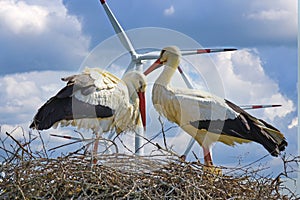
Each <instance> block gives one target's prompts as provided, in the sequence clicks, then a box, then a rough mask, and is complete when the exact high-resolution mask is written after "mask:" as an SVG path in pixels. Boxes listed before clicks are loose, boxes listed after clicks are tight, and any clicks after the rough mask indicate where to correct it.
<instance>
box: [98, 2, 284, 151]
mask: <svg viewBox="0 0 300 200" xmlns="http://www.w3.org/2000/svg"><path fill="white" fill-rule="evenodd" d="M100 3H101V5H102V6H103V8H104V10H105V12H106V14H107V16H108V19H109V21H110V23H111V24H112V26H113V29H114V31H115V33H116V34H117V36H118V38H119V39H120V42H121V44H122V45H123V46H124V48H125V49H126V50H127V51H128V52H129V53H130V55H131V62H130V64H129V66H128V68H127V69H126V71H125V73H126V72H127V71H129V70H138V71H142V70H143V61H146V60H153V59H158V58H159V56H160V51H150V52H147V53H143V54H140V53H137V51H136V50H135V48H134V46H133V44H132V42H131V40H130V38H129V37H128V36H127V34H126V32H125V31H124V29H123V28H122V26H121V25H120V23H119V22H118V20H117V19H116V17H115V16H114V14H113V12H112V11H111V9H110V7H109V6H108V4H107V3H106V0H100ZM235 50H237V49H235V48H205V49H193V50H181V54H182V56H188V55H196V54H207V53H218V52H227V51H235ZM178 71H179V72H180V74H181V76H182V78H183V80H184V82H185V83H186V85H187V87H188V88H193V85H192V84H191V82H190V81H189V79H188V78H187V76H186V75H185V73H184V72H183V71H182V70H181V68H180V67H178ZM277 106H280V105H244V106H241V107H242V108H243V109H258V108H268V107H277ZM112 136H113V133H112V134H111V135H109V138H111V137H112ZM143 138H144V130H142V129H141V130H139V131H138V132H137V133H136V134H135V149H136V152H135V153H136V154H138V155H142V154H143V148H141V147H142V146H143ZM194 142H195V140H194V139H193V138H191V140H190V142H189V144H188V146H187V149H186V151H185V152H184V155H187V154H188V153H189V151H190V150H191V148H192V146H193V144H194Z"/></svg>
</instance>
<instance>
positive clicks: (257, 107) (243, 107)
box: [240, 104, 281, 110]
mask: <svg viewBox="0 0 300 200" xmlns="http://www.w3.org/2000/svg"><path fill="white" fill-rule="evenodd" d="M280 106H281V105H277V104H275V105H241V106H240V107H241V108H242V109H244V110H252V109H261V108H274V107H280Z"/></svg>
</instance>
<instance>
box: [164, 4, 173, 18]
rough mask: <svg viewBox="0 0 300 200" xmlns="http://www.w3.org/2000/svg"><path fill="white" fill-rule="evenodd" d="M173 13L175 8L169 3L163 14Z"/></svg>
mask: <svg viewBox="0 0 300 200" xmlns="http://www.w3.org/2000/svg"><path fill="white" fill-rule="evenodd" d="M174 13H175V8H174V6H173V5H171V6H170V7H169V8H167V9H165V10H164V15H167V16H169V15H173V14H174Z"/></svg>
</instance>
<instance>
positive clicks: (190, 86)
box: [178, 66, 194, 89]
mask: <svg viewBox="0 0 300 200" xmlns="http://www.w3.org/2000/svg"><path fill="white" fill-rule="evenodd" d="M178 71H179V73H180V74H181V77H182V78H183V80H184V82H185V84H186V86H187V87H188V88H189V89H193V88H194V87H193V85H192V83H191V82H190V81H189V79H188V78H187V76H186V75H185V74H184V73H183V71H182V69H181V67H180V66H178Z"/></svg>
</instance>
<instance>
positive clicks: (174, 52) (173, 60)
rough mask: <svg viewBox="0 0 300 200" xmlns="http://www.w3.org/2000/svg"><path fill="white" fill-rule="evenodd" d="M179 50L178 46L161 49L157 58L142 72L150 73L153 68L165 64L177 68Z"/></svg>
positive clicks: (179, 55)
mask: <svg viewBox="0 0 300 200" xmlns="http://www.w3.org/2000/svg"><path fill="white" fill-rule="evenodd" d="M180 57H181V52H180V50H179V48H178V47H176V46H170V47H165V48H163V49H162V51H161V53H160V56H159V58H158V59H157V60H156V61H155V62H154V63H153V64H152V65H151V66H150V67H149V68H148V69H147V70H146V71H145V72H144V74H145V75H148V74H150V73H151V72H152V71H154V70H155V69H157V68H159V67H161V66H163V65H167V66H170V67H173V68H175V69H177V67H178V66H179V62H180Z"/></svg>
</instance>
